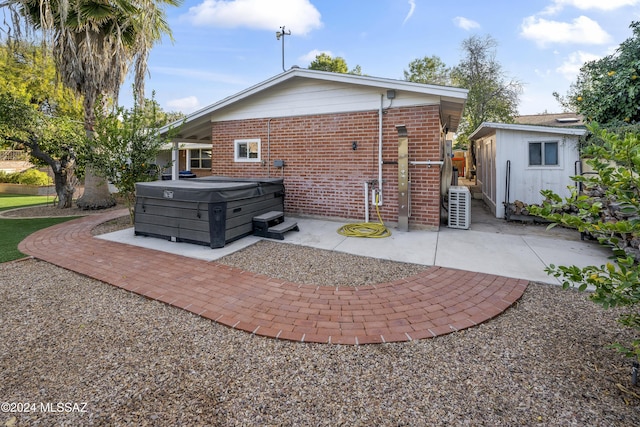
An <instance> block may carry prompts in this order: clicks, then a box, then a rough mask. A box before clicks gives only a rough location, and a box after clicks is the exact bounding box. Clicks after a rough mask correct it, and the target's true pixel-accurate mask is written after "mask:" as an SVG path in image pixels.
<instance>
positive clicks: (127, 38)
mask: <svg viewBox="0 0 640 427" xmlns="http://www.w3.org/2000/svg"><path fill="white" fill-rule="evenodd" d="M181 2H182V0H8V3H9V4H12V5H14V6H16V7H15V8H14V9H13V10H15V11H16V12H17V13H20V14H21V15H22V17H23V18H25V19H26V20H27V21H28V24H30V25H31V26H32V27H33V28H35V29H40V30H42V31H43V34H44V36H45V39H46V40H50V41H51V44H52V50H53V56H54V58H55V62H56V68H57V71H58V74H59V77H60V79H61V81H62V83H63V84H65V85H66V86H68V87H70V88H71V89H73V90H74V91H76V92H77V93H79V94H80V95H82V96H83V100H84V103H83V108H84V128H85V131H86V132H87V135H88V137H89V138H90V139H91V138H92V135H93V127H94V123H95V109H96V107H98V108H105V107H106V105H107V102H109V101H111V102H113V103H114V104H117V99H118V93H119V91H120V87H121V86H122V84H123V82H124V80H125V78H126V76H127V73H128V71H129V68H130V66H131V65H134V91H135V92H136V94H137V99H138V100H142V101H143V100H144V99H145V98H144V80H145V77H146V74H147V59H148V56H149V52H150V50H151V48H152V47H153V45H154V44H155V43H157V42H159V41H160V39H161V38H162V36H163V35H165V34H166V35H168V36H169V37H170V38H171V29H170V28H169V25H168V23H167V22H166V20H165V13H164V8H163V6H164V5H170V6H179V5H180V4H181ZM94 149H99V147H94ZM114 204H115V201H114V200H113V197H112V196H111V194H110V193H109V190H108V187H107V185H106V181H105V180H104V179H102V178H100V177H98V176H96V174H95V173H94V172H93V170H92V168H91V166H90V165H87V170H86V174H85V192H84V195H83V196H82V197H81V198H80V199H78V201H77V205H78V206H79V207H80V208H82V209H102V208H106V207H110V206H113V205H114Z"/></svg>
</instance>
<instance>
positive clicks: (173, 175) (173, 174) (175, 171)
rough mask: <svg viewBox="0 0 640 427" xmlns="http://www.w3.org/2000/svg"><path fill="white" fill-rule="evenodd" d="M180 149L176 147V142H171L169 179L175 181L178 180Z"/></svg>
mask: <svg viewBox="0 0 640 427" xmlns="http://www.w3.org/2000/svg"><path fill="white" fill-rule="evenodd" d="M179 152H180V147H179V146H178V141H173V150H171V162H172V163H173V164H172V166H173V167H172V168H171V179H172V180H173V181H176V180H178V179H179V178H180V156H179V154H178V153H179Z"/></svg>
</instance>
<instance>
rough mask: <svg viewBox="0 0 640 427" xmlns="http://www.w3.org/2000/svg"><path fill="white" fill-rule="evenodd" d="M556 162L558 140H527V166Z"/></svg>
mask: <svg viewBox="0 0 640 427" xmlns="http://www.w3.org/2000/svg"><path fill="white" fill-rule="evenodd" d="M558 164H559V163H558V141H540V142H529V166H558Z"/></svg>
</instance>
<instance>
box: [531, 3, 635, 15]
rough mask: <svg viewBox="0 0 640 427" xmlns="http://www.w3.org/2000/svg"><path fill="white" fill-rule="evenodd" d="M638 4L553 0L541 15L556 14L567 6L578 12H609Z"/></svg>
mask: <svg viewBox="0 0 640 427" xmlns="http://www.w3.org/2000/svg"><path fill="white" fill-rule="evenodd" d="M638 3H640V0H553V4H551V5H550V6H548V7H547V8H546V9H545V10H544V12H543V13H545V14H554V13H558V12H560V11H561V10H562V9H564V8H565V7H567V6H569V7H574V8H576V9H580V10H591V9H597V10H603V11H611V10H616V9H620V8H622V7H625V6H635V5H636V4H638Z"/></svg>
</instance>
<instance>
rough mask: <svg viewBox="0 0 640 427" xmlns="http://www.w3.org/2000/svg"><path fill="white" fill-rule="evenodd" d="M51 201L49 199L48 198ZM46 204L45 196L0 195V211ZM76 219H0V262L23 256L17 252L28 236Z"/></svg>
mask: <svg viewBox="0 0 640 427" xmlns="http://www.w3.org/2000/svg"><path fill="white" fill-rule="evenodd" d="M49 200H51V197H49ZM43 203H47V196H23V195H19V194H0V210H7V209H13V208H19V207H24V206H32V205H37V204H43ZM73 218H77V217H56V218H33V219H22V218H16V219H13V218H0V236H2V238H1V239H0V262H7V261H13V260H14V259H19V258H22V257H24V256H25V255H24V254H23V253H21V252H20V251H18V243H20V242H21V241H22V240H23V239H24V238H25V237H27V236H28V235H29V234H31V233H33V232H35V231H38V230H40V229H42V228H46V227H50V226H52V225H55V224H59V223H61V222H65V221H69V220H70V219H73Z"/></svg>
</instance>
